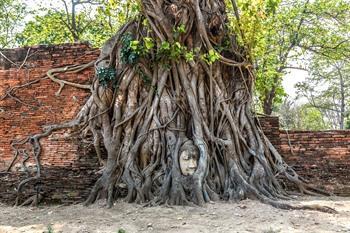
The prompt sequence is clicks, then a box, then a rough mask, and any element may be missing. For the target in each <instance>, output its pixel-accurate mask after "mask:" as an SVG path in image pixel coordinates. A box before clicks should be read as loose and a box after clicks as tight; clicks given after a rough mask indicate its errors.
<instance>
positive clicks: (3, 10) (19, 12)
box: [0, 0, 27, 48]
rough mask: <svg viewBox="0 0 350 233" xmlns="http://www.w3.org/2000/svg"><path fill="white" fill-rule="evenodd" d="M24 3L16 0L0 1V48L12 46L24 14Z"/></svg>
mask: <svg viewBox="0 0 350 233" xmlns="http://www.w3.org/2000/svg"><path fill="white" fill-rule="evenodd" d="M26 12H27V11H26V7H25V4H23V3H21V2H20V1H17V0H1V1H0V48H7V47H13V46H14V45H15V44H16V43H15V37H16V34H17V32H18V29H19V27H20V26H21V24H22V22H23V19H24V16H25V14H26Z"/></svg>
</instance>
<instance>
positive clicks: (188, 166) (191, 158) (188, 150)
mask: <svg viewBox="0 0 350 233" xmlns="http://www.w3.org/2000/svg"><path fill="white" fill-rule="evenodd" d="M198 159H199V152H198V148H197V147H196V146H195V145H194V144H193V142H192V141H187V142H185V143H184V144H183V145H182V147H181V150H180V156H179V165H180V170H181V173H182V175H184V176H190V175H193V174H194V173H195V171H196V170H197V167H198Z"/></svg>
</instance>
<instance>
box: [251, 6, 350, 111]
mask: <svg viewBox="0 0 350 233" xmlns="http://www.w3.org/2000/svg"><path fill="white" fill-rule="evenodd" d="M349 3H350V2H349V1H348V0H335V1H328V0H315V1H309V0H301V1H299V0H298V1H295V0H282V1H280V2H279V4H278V7H277V9H276V10H275V11H271V12H270V14H268V15H267V17H266V19H265V20H264V28H265V33H263V34H261V35H262V36H261V37H260V42H259V43H257V47H258V49H256V51H258V54H257V56H255V63H256V68H257V69H256V72H257V82H256V92H257V95H258V96H259V100H260V103H261V105H262V109H263V111H264V113H265V114H268V115H270V114H271V113H272V111H273V107H274V105H275V104H276V103H280V102H281V100H282V97H283V96H284V95H285V93H284V90H283V87H282V80H283V77H284V75H285V74H286V73H287V72H288V71H289V70H290V69H305V68H307V67H306V65H305V64H307V62H306V61H304V60H303V58H305V57H312V55H313V54H319V55H324V56H327V55H329V54H330V53H331V54H333V55H334V56H350V41H349V34H348V33H349V25H350V24H349V19H350V4H349ZM291 64H293V65H291Z"/></svg>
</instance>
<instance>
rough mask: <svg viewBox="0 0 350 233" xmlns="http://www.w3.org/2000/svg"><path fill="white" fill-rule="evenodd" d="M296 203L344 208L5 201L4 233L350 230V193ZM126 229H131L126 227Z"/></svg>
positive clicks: (0, 212)
mask: <svg viewBox="0 0 350 233" xmlns="http://www.w3.org/2000/svg"><path fill="white" fill-rule="evenodd" d="M292 203H294V204H300V203H303V204H320V205H327V206H329V207H332V208H334V209H336V210H337V211H338V213H337V214H328V213H321V212H315V211H309V210H305V211H300V210H279V209H275V208H273V207H271V206H269V205H265V204H262V203H260V202H258V201H253V200H245V201H242V202H239V203H223V202H219V203H215V204H207V205H206V206H204V207H182V206H176V207H170V208H169V207H165V206H160V207H142V206H140V205H136V204H127V203H122V202H121V203H116V204H115V206H114V207H113V208H111V209H106V208H105V207H103V206H102V205H101V204H95V205H93V206H90V207H83V206H82V205H80V204H79V205H71V206H43V207H39V208H29V207H9V206H4V205H0V233H5V232H6V233H16V232H41V233H42V232H50V233H58V232H69V233H74V232H76V233H78V232H79V233H88V232H101V233H102V232H108V233H110V232H114V233H117V232H118V231H119V233H121V232H126V233H132V232H182V233H183V232H210V233H214V232H220V233H221V232H225V233H226V232H237V233H238V232H240V233H243V232H259V233H277V232H281V233H282V232H288V233H289V232H308V233H309V232H317V233H321V232H322V233H323V232H349V233H350V198H340V197H327V198H325V197H323V198H315V197H304V198H303V199H299V201H292ZM123 230H125V231H123Z"/></svg>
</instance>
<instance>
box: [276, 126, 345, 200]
mask: <svg viewBox="0 0 350 233" xmlns="http://www.w3.org/2000/svg"><path fill="white" fill-rule="evenodd" d="M280 152H281V154H282V155H283V156H284V157H285V158H286V160H287V162H288V164H289V165H292V166H293V167H294V168H295V170H296V171H297V172H298V174H299V175H301V176H303V177H304V178H306V179H307V180H309V181H310V182H312V183H314V184H316V185H317V186H318V187H321V188H324V189H326V190H328V191H331V192H334V193H335V194H337V195H341V196H350V172H349V171H350V130H334V131H317V132H315V131H288V132H286V131H282V130H281V133H280Z"/></svg>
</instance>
